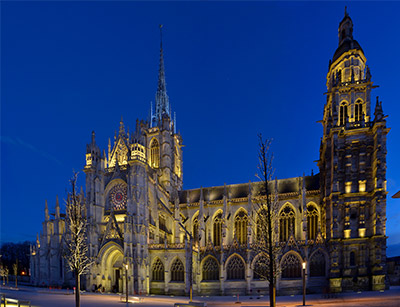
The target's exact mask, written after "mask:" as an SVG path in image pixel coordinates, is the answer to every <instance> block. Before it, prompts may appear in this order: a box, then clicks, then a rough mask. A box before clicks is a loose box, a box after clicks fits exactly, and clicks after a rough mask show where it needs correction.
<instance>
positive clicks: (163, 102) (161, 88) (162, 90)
mask: <svg viewBox="0 0 400 307" xmlns="http://www.w3.org/2000/svg"><path fill="white" fill-rule="evenodd" d="M162 27H163V26H162V25H160V67H159V70H158V86H157V93H156V110H155V114H154V116H153V119H152V120H153V122H154V125H157V124H159V123H161V121H162V116H163V115H164V114H167V115H168V116H170V108H169V99H168V95H167V87H166V82H165V68H164V52H163V46H162Z"/></svg>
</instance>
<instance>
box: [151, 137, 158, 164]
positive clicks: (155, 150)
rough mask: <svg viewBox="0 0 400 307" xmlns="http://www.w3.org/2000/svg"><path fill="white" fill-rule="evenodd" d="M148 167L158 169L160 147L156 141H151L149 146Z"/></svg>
mask: <svg viewBox="0 0 400 307" xmlns="http://www.w3.org/2000/svg"><path fill="white" fill-rule="evenodd" d="M150 166H151V167H154V168H158V167H160V145H159V144H158V141H157V140H156V139H153V141H152V142H151V145H150Z"/></svg>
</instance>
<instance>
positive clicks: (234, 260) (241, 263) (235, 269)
mask: <svg viewBox="0 0 400 307" xmlns="http://www.w3.org/2000/svg"><path fill="white" fill-rule="evenodd" d="M225 270H226V278H227V280H235V279H241V280H242V279H245V276H246V261H245V260H244V259H243V257H242V256H240V255H239V254H237V253H234V254H232V255H230V256H229V258H228V259H227V260H226V262H225Z"/></svg>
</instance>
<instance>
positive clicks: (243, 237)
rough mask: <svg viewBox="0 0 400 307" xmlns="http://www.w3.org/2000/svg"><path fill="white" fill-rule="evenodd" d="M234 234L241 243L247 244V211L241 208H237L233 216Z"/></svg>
mask: <svg viewBox="0 0 400 307" xmlns="http://www.w3.org/2000/svg"><path fill="white" fill-rule="evenodd" d="M234 222H235V236H236V238H237V240H238V242H239V244H241V245H245V244H247V223H248V216H247V211H246V210H245V209H243V208H239V209H238V210H237V211H236V214H235V218H234Z"/></svg>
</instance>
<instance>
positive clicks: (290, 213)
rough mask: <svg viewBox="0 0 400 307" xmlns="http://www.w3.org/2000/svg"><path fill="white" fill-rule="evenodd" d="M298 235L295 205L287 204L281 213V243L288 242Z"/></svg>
mask: <svg viewBox="0 0 400 307" xmlns="http://www.w3.org/2000/svg"><path fill="white" fill-rule="evenodd" d="M295 233H296V214H295V209H294V207H293V205H292V204H291V203H289V202H287V203H285V204H284V205H283V206H282V208H281V210H280V211H279V241H280V242H286V241H287V240H288V239H289V236H290V235H291V234H293V235H294V234H295Z"/></svg>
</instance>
